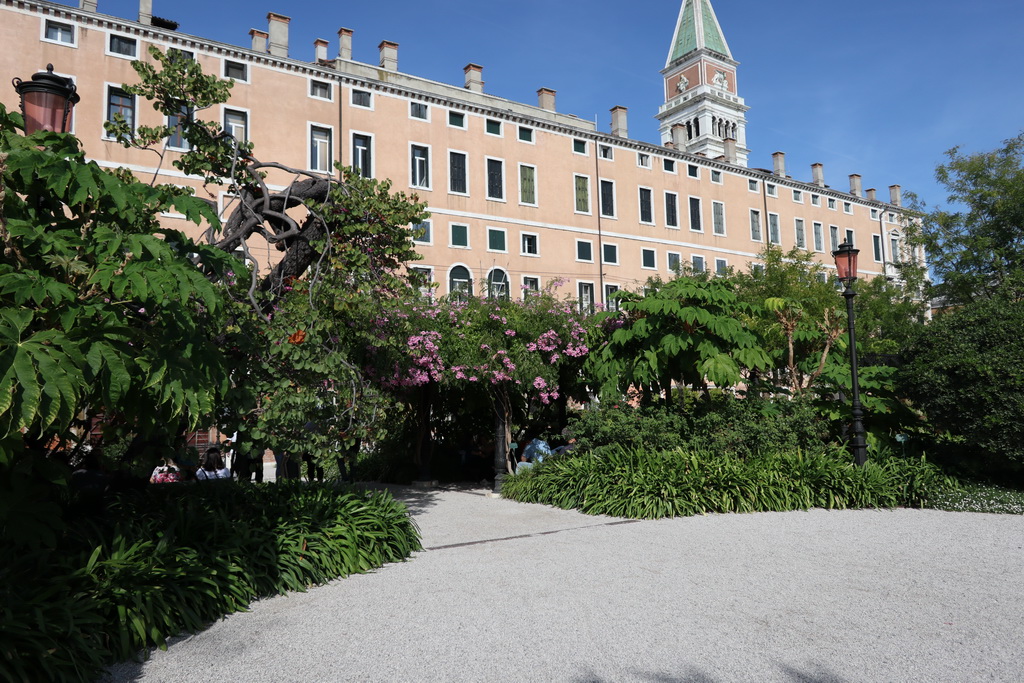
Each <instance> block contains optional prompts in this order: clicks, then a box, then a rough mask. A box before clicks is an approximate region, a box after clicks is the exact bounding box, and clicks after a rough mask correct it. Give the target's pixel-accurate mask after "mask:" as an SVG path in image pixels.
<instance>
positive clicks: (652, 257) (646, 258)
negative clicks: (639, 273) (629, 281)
mask: <svg viewBox="0 0 1024 683" xmlns="http://www.w3.org/2000/svg"><path fill="white" fill-rule="evenodd" d="M640 267H641V268H648V269H656V268H657V267H658V261H657V252H656V251H654V249H641V250H640Z"/></svg>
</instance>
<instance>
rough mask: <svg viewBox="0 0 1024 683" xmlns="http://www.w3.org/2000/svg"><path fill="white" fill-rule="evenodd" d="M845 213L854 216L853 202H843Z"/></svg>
mask: <svg viewBox="0 0 1024 683" xmlns="http://www.w3.org/2000/svg"><path fill="white" fill-rule="evenodd" d="M843 213H845V214H846V215H848V216H852V215H853V202H843Z"/></svg>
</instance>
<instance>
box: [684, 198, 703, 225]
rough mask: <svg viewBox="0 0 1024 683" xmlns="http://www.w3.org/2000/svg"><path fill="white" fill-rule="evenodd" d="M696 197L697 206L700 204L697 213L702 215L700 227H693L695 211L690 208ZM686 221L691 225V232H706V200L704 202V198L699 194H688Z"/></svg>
mask: <svg viewBox="0 0 1024 683" xmlns="http://www.w3.org/2000/svg"><path fill="white" fill-rule="evenodd" d="M694 199H696V200H697V206H698V209H697V215H698V216H700V227H698V228H694V227H693V212H692V210H691V209H690V205H691V204H692V203H693V200H694ZM686 223H687V224H688V225H689V226H690V232H699V233H703V232H704V202H703V199H702V198H701V197H698V196H696V195H692V194H691V195H688V196H687V198H686Z"/></svg>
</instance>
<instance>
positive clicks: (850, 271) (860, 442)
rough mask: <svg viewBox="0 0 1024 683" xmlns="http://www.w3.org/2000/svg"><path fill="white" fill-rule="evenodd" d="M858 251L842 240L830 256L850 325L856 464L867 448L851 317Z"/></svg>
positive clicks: (865, 455)
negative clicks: (841, 287)
mask: <svg viewBox="0 0 1024 683" xmlns="http://www.w3.org/2000/svg"><path fill="white" fill-rule="evenodd" d="M859 253H860V250H859V249H854V248H853V245H852V244H850V243H849V242H845V241H844V242H843V243H842V244H840V245H839V248H838V249H836V250H835V251H833V252H832V258H834V259H835V260H836V271H837V272H838V275H839V281H840V282H842V283H843V296H844V297H846V315H847V318H848V319H849V326H850V370H851V371H852V374H853V411H852V412H853V442H852V445H853V458H854V460H855V461H856V463H857V464H858V465H863V464H864V463H865V462H867V459H868V448H867V442H866V441H865V439H864V411H863V409H862V408H861V405H860V383H859V382H858V380H857V335H856V333H855V332H854V317H853V297H855V296H857V293H856V292H854V291H853V283H854V282H856V281H857V254H859Z"/></svg>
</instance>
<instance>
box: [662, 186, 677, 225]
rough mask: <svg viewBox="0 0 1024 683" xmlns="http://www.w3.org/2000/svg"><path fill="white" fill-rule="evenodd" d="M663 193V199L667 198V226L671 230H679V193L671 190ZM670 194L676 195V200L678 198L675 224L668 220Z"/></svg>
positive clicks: (665, 203)
mask: <svg viewBox="0 0 1024 683" xmlns="http://www.w3.org/2000/svg"><path fill="white" fill-rule="evenodd" d="M663 195H664V196H663V199H664V200H665V201H664V206H665V227H666V228H669V229H670V230H679V193H678V192H669V191H668V190H665V192H664V193H663ZM669 196H672V197H675V200H676V222H675V225H673V224H672V223H669V222H668V197H669Z"/></svg>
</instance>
